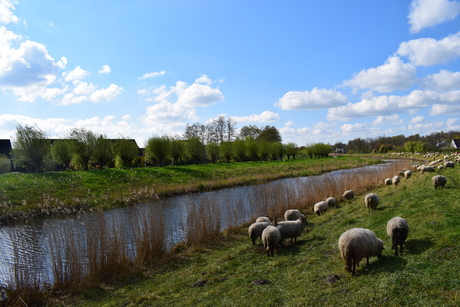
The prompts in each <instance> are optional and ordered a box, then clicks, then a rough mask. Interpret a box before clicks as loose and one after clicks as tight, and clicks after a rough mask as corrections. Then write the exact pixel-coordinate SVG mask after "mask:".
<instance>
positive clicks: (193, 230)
mask: <svg viewBox="0 0 460 307" xmlns="http://www.w3.org/2000/svg"><path fill="white" fill-rule="evenodd" d="M221 214H222V211H221V209H220V208H219V203H218V202H217V201H216V199H214V198H211V197H209V196H205V197H203V198H202V199H201V201H200V202H199V203H191V204H190V205H189V207H188V209H187V226H186V229H185V241H186V244H187V245H188V246H191V247H197V246H200V245H201V243H202V242H203V241H205V240H208V239H211V238H216V237H218V236H219V234H220V232H221Z"/></svg>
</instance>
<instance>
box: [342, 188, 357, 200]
mask: <svg viewBox="0 0 460 307" xmlns="http://www.w3.org/2000/svg"><path fill="white" fill-rule="evenodd" d="M353 197H355V192H353V190H347V191H345V192H343V194H342V198H343V199H346V200H350V199H352V198H353Z"/></svg>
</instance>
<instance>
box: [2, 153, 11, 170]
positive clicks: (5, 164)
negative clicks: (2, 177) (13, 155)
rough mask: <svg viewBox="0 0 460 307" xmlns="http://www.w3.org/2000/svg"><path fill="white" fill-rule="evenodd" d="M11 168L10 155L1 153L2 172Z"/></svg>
mask: <svg viewBox="0 0 460 307" xmlns="http://www.w3.org/2000/svg"><path fill="white" fill-rule="evenodd" d="M10 170H11V162H10V159H8V157H6V156H4V155H1V156H0V174H5V173H8V172H9V171H10Z"/></svg>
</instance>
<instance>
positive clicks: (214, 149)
mask: <svg viewBox="0 0 460 307" xmlns="http://www.w3.org/2000/svg"><path fill="white" fill-rule="evenodd" d="M206 153H207V155H208V157H209V159H210V160H211V162H212V163H215V162H216V161H217V159H218V158H219V145H217V143H216V142H210V143H209V144H207V145H206Z"/></svg>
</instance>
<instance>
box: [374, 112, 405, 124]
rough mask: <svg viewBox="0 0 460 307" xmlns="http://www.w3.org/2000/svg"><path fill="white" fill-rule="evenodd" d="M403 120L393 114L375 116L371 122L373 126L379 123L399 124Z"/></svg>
mask: <svg viewBox="0 0 460 307" xmlns="http://www.w3.org/2000/svg"><path fill="white" fill-rule="evenodd" d="M403 122H404V120H403V119H402V118H401V117H400V116H399V115H398V114H394V115H391V116H377V118H376V119H375V120H374V121H373V122H372V125H373V126H380V125H386V124H391V125H401V124H402V123H403Z"/></svg>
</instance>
